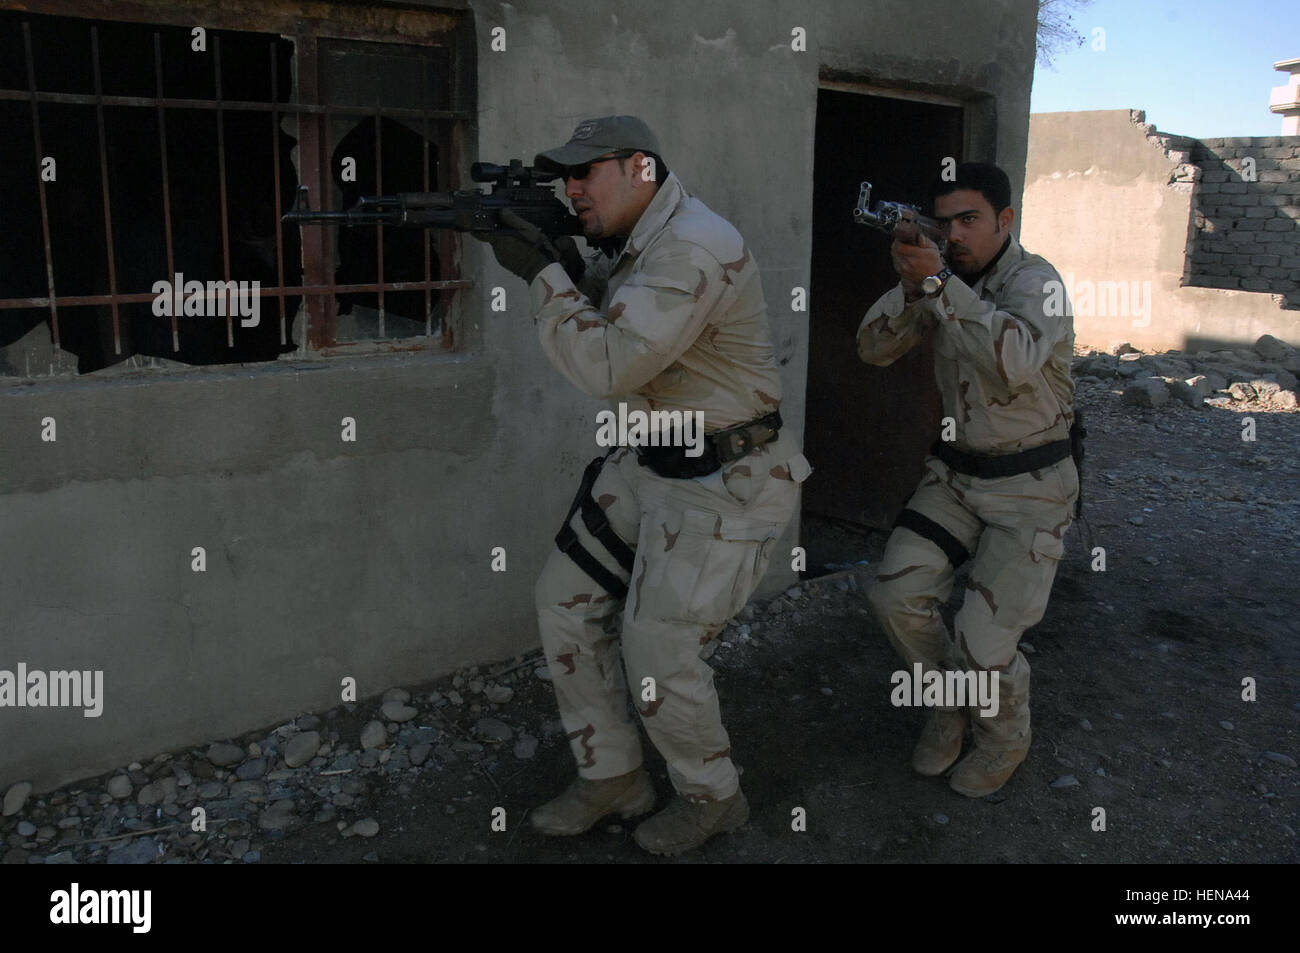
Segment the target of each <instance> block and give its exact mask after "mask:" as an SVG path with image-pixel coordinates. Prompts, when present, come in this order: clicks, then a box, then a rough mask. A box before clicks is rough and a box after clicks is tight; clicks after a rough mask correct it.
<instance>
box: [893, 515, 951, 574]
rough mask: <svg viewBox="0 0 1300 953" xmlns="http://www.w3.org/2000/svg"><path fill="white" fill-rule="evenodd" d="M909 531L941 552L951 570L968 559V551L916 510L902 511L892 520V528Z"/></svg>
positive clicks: (940, 527)
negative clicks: (949, 564) (900, 527)
mask: <svg viewBox="0 0 1300 953" xmlns="http://www.w3.org/2000/svg"><path fill="white" fill-rule="evenodd" d="M899 526H902V527H903V528H904V529H910V530H911V531H912V532H913V533H915V534H916V535H917V536H921V537H924V538H925V539H928V540H929V541H930V542H932V543H934V545H936V546H938V547H939V548H940V549H942V550H943V553H944V555H945V556H947V557H948V562H950V563H952V568H953V569H956V568H957V567H958V566H960V565H961V564H962V563H964V562H965V561H966V560H968V559H970V551H969V550H968V549H967V548H966V547H965V546H963V545H962V544H961V543H960V542H958V541H957V537H956V536H953V535H952V533H950V532H948V531H947V530H946V529H944V528H943V527H942V526H940V525H939V524H938V523H936V522H935V521H934V520H932V519H930V517H928V516H922V515H921V514H920V513H918V512H917V511H916V510H903V512H901V513H899V514H898V519H896V520H894V527H895V528H898V527H899Z"/></svg>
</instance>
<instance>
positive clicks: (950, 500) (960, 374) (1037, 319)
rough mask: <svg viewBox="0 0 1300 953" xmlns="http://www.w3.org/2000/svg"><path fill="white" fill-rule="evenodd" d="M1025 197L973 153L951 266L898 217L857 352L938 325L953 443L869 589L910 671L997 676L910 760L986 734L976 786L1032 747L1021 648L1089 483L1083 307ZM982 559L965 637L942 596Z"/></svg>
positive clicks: (939, 364) (963, 618)
mask: <svg viewBox="0 0 1300 953" xmlns="http://www.w3.org/2000/svg"><path fill="white" fill-rule="evenodd" d="M1010 203H1011V185H1010V182H1009V181H1008V179H1007V176H1006V173H1005V172H1003V171H1002V170H1001V169H999V168H997V167H996V166H992V165H985V164H981V163H964V164H962V165H959V166H958V167H957V169H956V178H955V180H954V181H947V182H942V181H941V182H939V183H937V184H936V188H935V191H934V217H935V218H936V219H938V221H939V222H940V223H942V224H943V225H944V231H945V235H946V238H947V250H946V257H947V262H948V264H947V265H945V263H944V260H943V259H942V258H941V257H940V253H939V249H938V247H937V246H936V245H935V244H934V243H933V242H932V241H930V240H929V239H927V238H926V237H925V236H924V235H923V234H921V233H920V232H919V230H917V229H916V226H900V229H899V231H897V232H896V233H895V241H894V244H893V246H892V248H891V252H892V255H893V262H894V269H895V271H897V272H898V275H899V278H900V279H901V280H900V283H899V284H898V285H897V286H896V287H895V288H894V289H893V290H891V291H889V292H887V293H886V294H885V295H883V296H882V297H881V298H880V300H878V301H877V302H876V303H875V304H874V305H873V306H872V307H871V310H870V311H868V312H867V315H866V317H865V318H864V319H863V321H862V325H861V327H860V328H859V329H858V353H859V354H860V355H861V357H862V359H863V360H864V361H866V362H867V363H869V364H880V365H885V364H890V363H892V362H894V361H895V360H897V359H898V358H899V357H901V356H902V355H903V354H905V353H907V352H908V351H909V350H911V348H912V347H914V346H915V345H917V344H919V343H920V342H921V341H922V340H923V339H924V338H925V337H926V336H928V335H932V336H933V340H934V351H935V377H936V379H937V381H938V384H939V390H940V391H941V393H942V396H943V410H944V414H945V415H946V417H948V418H951V421H952V423H953V424H954V425H955V439H953V440H952V441H951V442H950V443H948V442H944V441H943V440H940V441H939V442H937V443H936V444H935V446H934V447H933V448H932V450H931V455H930V456H928V457H927V458H926V460H925V475H924V477H923V478H922V480H921V483H920V486H919V487H918V488H917V490H916V492H915V494H914V495H913V496H912V498H911V499H910V500H909V501H908V503H907V506H906V508H905V509H904V510H903V511H902V513H901V514H900V515H899V518H898V521H897V523H896V524H895V527H894V531H893V533H892V534H891V535H890V537H889V543H888V545H887V547H886V549H885V555H884V559H883V561H882V562H881V565H880V572H879V575H878V581H877V583H876V584H875V586H874V587H873V588H872V590H871V592H870V594H869V598H870V601H871V605H872V608H873V609H874V610H875V614H876V617H877V619H879V621H880V623H881V625H882V626H883V627H884V629H885V631H886V633H887V634H888V636H889V639H890V641H891V643H892V644H893V645H894V647H895V649H896V650H897V651H898V653H899V654H900V655H901V656H902V657H903V659H904V661H905V662H906V663H907V665H908V667H909V668H911V667H912V666H914V665H915V664H917V663H919V664H921V665H922V666H923V668H924V671H925V672H926V673H927V674H928V673H930V672H935V671H942V670H948V671H966V672H975V673H976V675H977V676H978V673H980V672H981V671H987V672H990V673H996V678H997V685H996V687H997V690H998V695H999V699H998V701H999V704H998V705H997V706H996V714H992V713H991V712H990V714H989V715H988V716H985V715H983V714H981V712H980V710H979V709H976V708H973V707H965V708H962V707H957V706H955V705H953V704H952V700H951V699H945V704H944V705H941V706H938V707H936V708H935V709H934V710H933V711H932V712H931V714H930V716H929V718H928V720H927V722H926V725H925V728H924V730H923V731H922V733H921V738H920V741H919V742H918V743H917V746H916V750H915V752H914V753H913V756H912V765H913V767H914V768H915V769H916V770H917V771H918V772H919V773H921V774H924V775H932V776H933V775H939V774H942V773H943V772H944V771H946V770H947V769H948V768H949V767H950V766H951V765H952V764H953V763H954V762H955V761H956V760H957V758H958V757H959V756H960V754H961V751H962V744H963V741H964V737H965V731H966V728H967V726H968V725H969V726H970V727H972V728H973V735H974V750H973V751H972V752H971V753H970V754H968V755H967V756H966V758H965V759H963V760H962V761H961V763H960V764H958V765H957V767H956V769H955V770H954V771H953V773H952V776H951V779H950V784H951V786H952V788H953V789H954V790H956V791H958V792H960V793H962V794H965V795H967V796H969V797H981V796H983V795H986V794H990V793H992V792H993V791H996V790H997V789H998V788H1000V787H1002V786H1003V785H1004V784H1005V783H1006V782H1007V780H1008V779H1009V778H1010V777H1011V775H1012V773H1013V772H1014V771H1015V770H1016V767H1017V766H1018V765H1019V764H1020V762H1021V761H1023V760H1024V758H1025V754H1026V752H1027V751H1028V749H1029V742H1030V730H1029V662H1028V661H1027V660H1026V659H1025V656H1024V654H1023V653H1022V652H1020V651H1019V648H1018V644H1019V641H1020V636H1021V634H1022V633H1023V632H1024V631H1025V629H1027V628H1028V627H1029V626H1031V625H1033V624H1034V623H1036V622H1038V620H1039V619H1041V618H1042V616H1043V612H1044V610H1045V609H1046V607H1047V598H1048V595H1049V593H1050V592H1051V588H1052V580H1053V578H1054V577H1055V575H1056V567H1057V564H1058V562H1059V561H1060V559H1061V556H1062V551H1063V545H1064V537H1065V531H1066V530H1067V529H1068V528H1069V526H1070V523H1071V519H1072V517H1071V508H1072V506H1073V504H1074V503H1075V501H1076V499H1077V497H1078V493H1079V477H1078V472H1077V469H1076V467H1075V463H1074V461H1073V459H1072V458H1071V437H1072V436H1075V434H1073V433H1072V425H1073V424H1074V420H1075V416H1074V408H1073V401H1074V383H1073V381H1072V380H1071V378H1070V359H1071V357H1072V355H1073V345H1074V329H1073V322H1072V320H1071V317H1070V314H1069V308H1068V307H1065V308H1059V307H1052V306H1051V305H1052V302H1053V301H1059V300H1060V296H1061V295H1062V294H1063V288H1062V286H1061V285H1060V276H1059V275H1058V274H1057V272H1056V269H1055V268H1053V267H1052V266H1051V265H1050V264H1049V263H1048V262H1047V261H1045V260H1044V259H1042V258H1040V257H1039V256H1037V255H1031V254H1030V253H1029V252H1027V251H1025V250H1024V249H1023V248H1021V247H1020V245H1019V244H1018V243H1017V242H1016V240H1015V238H1013V237H1012V235H1011V232H1010V226H1011V222H1012V220H1013V218H1014V216H1015V211H1014V210H1013V209H1012V208H1011V207H1010ZM1054 296H1055V297H1054ZM1062 311H1064V312H1065V313H1064V314H1062V313H1061V312H1062ZM972 554H973V555H974V561H973V563H972V565H971V570H970V578H969V581H968V582H967V583H966V596H965V600H964V602H963V603H962V607H961V609H960V611H958V612H957V615H956V618H955V619H954V630H955V631H954V633H953V635H952V636H950V635H949V633H948V629H947V627H946V626H945V625H944V622H943V619H942V618H941V616H940V615H939V607H940V606H941V605H942V604H943V603H944V602H945V601H946V600H947V598H948V595H949V594H950V593H951V591H952V584H953V573H954V570H955V568H956V567H957V566H959V565H960V564H961V563H962V562H964V561H965V560H966V559H968V558H970V557H971V556H972ZM985 677H989V676H985ZM951 681H955V680H951Z"/></svg>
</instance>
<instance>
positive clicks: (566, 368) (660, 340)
mask: <svg viewBox="0 0 1300 953" xmlns="http://www.w3.org/2000/svg"><path fill="white" fill-rule="evenodd" d="M530 293H531V295H532V303H533V313H534V314H535V315H536V317H537V323H538V334H539V336H540V338H541V343H542V349H543V350H544V351H545V352H546V356H547V357H548V358H549V359H550V361H551V363H552V364H554V365H555V366H556V368H557V369H558V370H559V371H560V373H562V374H563V375H564V376H565V377H567V378H568V379H569V380H570V381H571V382H572V383H573V384H574V385H575V386H577V387H578V388H580V389H581V390H583V391H585V392H586V393H588V394H591V395H592V396H593V397H602V398H606V397H614V396H617V395H620V394H630V393H633V392H634V391H636V390H637V389H638V388H640V387H642V386H643V385H644V384H646V383H648V382H649V381H650V380H652V379H653V378H655V377H656V376H658V375H659V374H660V373H661V372H662V371H663V370H664V369H665V368H666V367H668V365H670V364H672V362H673V361H675V360H677V358H679V357H680V356H681V355H682V354H683V352H685V351H686V349H687V348H689V347H690V346H691V345H692V344H693V343H694V342H695V339H696V338H697V337H699V335H700V332H701V331H702V330H703V329H704V327H705V325H706V324H707V323H708V321H709V318H710V317H711V316H713V315H714V314H715V313H716V312H717V311H718V310H719V309H721V308H725V306H726V302H727V300H728V298H729V295H730V294H731V285H730V284H729V283H727V282H726V281H724V280H723V272H722V266H721V265H720V264H719V263H718V261H717V259H716V258H714V257H713V255H711V254H710V253H709V252H708V251H707V250H706V249H704V248H703V247H701V246H699V245H696V244H694V243H690V242H681V241H676V242H663V243H660V244H659V245H656V246H652V247H651V248H648V249H646V250H645V251H644V252H642V259H641V260H639V261H638V262H637V265H636V269H635V270H634V271H633V273H632V274H631V275H630V276H628V279H627V281H625V282H624V283H623V284H622V285H621V286H620V287H619V289H618V292H617V293H616V294H615V295H614V297H613V298H612V299H611V300H610V302H609V308H608V310H607V311H604V312H602V311H600V310H599V309H598V308H597V306H596V305H595V304H594V303H593V302H592V300H591V299H590V297H589V296H587V295H585V294H583V292H582V291H581V290H580V289H578V288H576V287H574V285H573V283H572V282H571V281H570V280H569V276H568V275H567V274H565V272H564V269H563V268H562V267H560V266H559V265H558V264H552V265H548V266H547V267H546V268H544V269H543V270H542V271H541V272H540V273H539V274H538V275H537V277H536V278H534V279H533V283H532V285H531V289H530Z"/></svg>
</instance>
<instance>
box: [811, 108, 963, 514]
mask: <svg viewBox="0 0 1300 953" xmlns="http://www.w3.org/2000/svg"><path fill="white" fill-rule="evenodd" d="M961 144H962V110H961V109H960V108H958V107H955V106H942V105H936V104H933V103H922V102H912V101H909V100H902V99H891V98H887V97H884V96H869V95H864V94H860V93H849V92H839V91H836V90H828V89H823V90H821V91H820V92H819V93H818V95H817V132H816V143H815V157H814V165H813V262H812V289H811V292H812V294H811V308H810V311H811V321H810V326H811V329H810V340H809V353H808V411H807V423H806V431H805V437H804V445H805V447H806V450H807V454H808V459H809V460H810V461H812V464H813V466H814V468H815V469H816V472H815V473H814V475H813V477H812V479H810V480H809V481H808V482H807V483H806V484H805V485H804V496H803V501H804V502H803V507H804V512H805V513H807V514H811V515H814V516H820V517H831V518H833V519H836V520H847V521H849V522H851V523H855V524H860V525H864V526H869V527H886V526H889V525H890V524H891V523H892V522H893V520H894V517H895V516H896V515H897V513H898V511H899V510H900V509H902V506H903V503H904V502H906V500H907V498H908V497H909V496H910V495H911V493H912V490H913V489H914V488H915V487H916V483H917V481H918V480H919V479H920V477H921V461H922V460H923V458H924V457H925V451H926V448H927V447H928V446H929V445H930V443H932V442H933V440H934V438H935V437H936V436H937V435H938V431H939V419H940V417H941V408H940V402H939V391H938V388H937V387H936V386H935V383H934V359H933V355H932V351H931V348H930V344H929V342H928V341H927V342H926V344H925V345H924V346H923V347H921V348H916V349H914V350H913V351H912V352H911V353H909V354H907V355H905V356H903V357H902V358H900V359H899V360H898V361H896V362H895V363H894V364H892V365H891V366H889V367H871V366H869V365H867V364H864V363H862V361H861V360H860V359H859V358H858V354H857V345H856V340H855V336H856V333H857V329H858V324H859V323H860V322H861V320H862V317H863V315H865V314H866V312H867V309H868V308H870V307H871V304H872V303H873V302H874V301H875V300H876V298H878V297H879V296H880V295H881V294H883V293H884V292H886V291H888V290H889V289H890V288H891V287H892V286H893V285H894V284H895V283H896V282H897V280H898V279H897V277H896V276H895V275H894V272H893V269H892V268H891V266H890V260H889V239H888V238H887V237H886V236H885V235H883V234H881V233H880V232H877V231H874V230H873V229H869V228H866V227H864V226H862V225H858V224H856V223H855V222H854V221H853V206H854V204H855V203H856V202H857V197H858V185H859V183H860V182H862V181H863V180H866V181H869V182H871V183H872V184H873V186H874V190H873V192H872V201H873V203H874V201H875V200H876V199H877V198H883V199H886V200H889V201H895V202H912V203H916V204H918V205H919V204H923V201H922V200H923V199H924V196H925V193H926V190H927V188H928V186H929V184H930V182H931V180H933V179H934V178H936V177H937V176H938V174H939V171H940V168H941V163H942V161H943V158H944V157H945V156H952V157H953V158H955V159H956V160H957V161H959V162H960V161H961V158H962V156H961Z"/></svg>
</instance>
